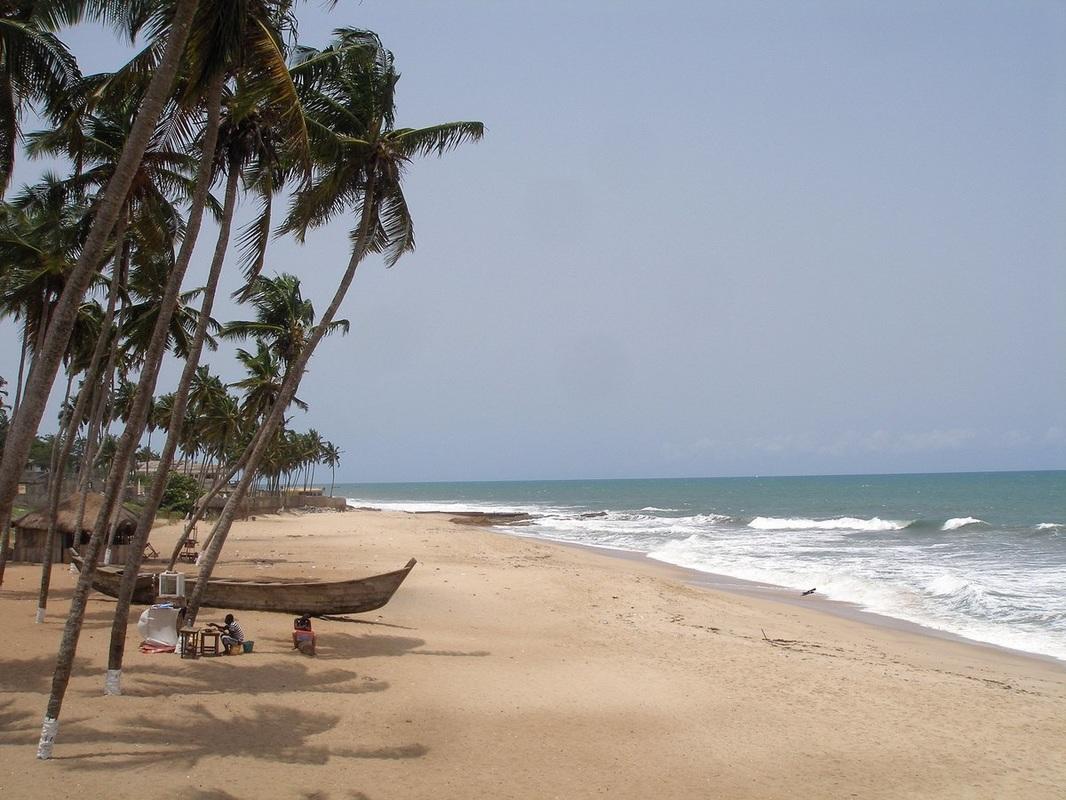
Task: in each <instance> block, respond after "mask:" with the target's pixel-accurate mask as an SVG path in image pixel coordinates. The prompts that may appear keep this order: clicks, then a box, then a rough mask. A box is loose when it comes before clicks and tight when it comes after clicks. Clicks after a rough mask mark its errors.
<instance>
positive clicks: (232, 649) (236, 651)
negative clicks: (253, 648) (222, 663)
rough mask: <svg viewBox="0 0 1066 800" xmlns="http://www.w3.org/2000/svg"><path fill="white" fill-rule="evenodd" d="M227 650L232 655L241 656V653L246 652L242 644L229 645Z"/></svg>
mask: <svg viewBox="0 0 1066 800" xmlns="http://www.w3.org/2000/svg"><path fill="white" fill-rule="evenodd" d="M227 652H228V654H229V655H231V656H239V655H240V654H241V653H243V652H244V650H243V648H241V646H240V645H239V644H231V645H230V646H229V648H228V650H227Z"/></svg>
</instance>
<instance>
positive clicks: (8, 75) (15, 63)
mask: <svg viewBox="0 0 1066 800" xmlns="http://www.w3.org/2000/svg"><path fill="white" fill-rule="evenodd" d="M71 5H72V4H71V3H69V2H67V3H63V2H32V1H31V0H15V1H14V2H6V3H4V4H3V5H2V6H0V195H2V194H3V193H4V192H6V191H7V187H8V183H9V182H10V180H11V172H12V170H13V169H14V166H15V145H16V143H17V142H18V139H19V134H20V126H19V122H20V119H21V117H22V114H23V112H25V111H26V110H27V109H28V108H29V107H31V106H34V105H42V104H46V103H48V102H49V101H51V100H53V99H54V98H55V97H57V96H58V95H60V94H61V93H62V92H63V91H65V90H66V88H67V86H68V85H69V84H70V83H71V82H72V81H74V80H76V79H77V78H78V77H80V75H79V72H78V64H77V62H76V61H75V60H74V56H72V55H71V54H70V51H68V50H67V48H66V46H65V45H64V44H63V43H62V42H61V41H60V40H59V39H58V38H56V36H55V34H53V33H52V30H54V28H55V26H56V25H58V24H60V23H69V22H74V21H76V20H77V17H78V16H79V14H78V11H77V10H76V9H71V8H70V7H71ZM75 5H76V4H75Z"/></svg>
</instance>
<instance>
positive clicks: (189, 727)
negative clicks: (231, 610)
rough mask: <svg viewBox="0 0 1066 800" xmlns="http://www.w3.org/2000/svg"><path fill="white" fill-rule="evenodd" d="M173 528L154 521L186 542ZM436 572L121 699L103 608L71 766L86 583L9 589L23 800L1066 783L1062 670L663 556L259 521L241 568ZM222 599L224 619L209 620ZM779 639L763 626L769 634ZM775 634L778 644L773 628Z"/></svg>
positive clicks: (10, 676) (760, 793)
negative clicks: (67, 659)
mask: <svg viewBox="0 0 1066 800" xmlns="http://www.w3.org/2000/svg"><path fill="white" fill-rule="evenodd" d="M175 536H176V526H169V527H161V528H158V529H157V530H156V531H154V532H153V537H152V542H153V544H154V545H155V546H156V547H158V548H159V550H160V551H161V552H166V551H169V547H170V546H171V544H172V543H173V541H174V539H175ZM411 556H414V557H415V558H417V559H418V560H419V564H418V565H417V566H416V567H415V569H414V571H413V572H412V573H411V575H410V576H409V577H408V579H407V581H406V582H405V583H404V585H403V586H401V587H400V590H399V591H398V592H397V594H396V596H395V597H394V598H393V600H392V601H391V602H390V603H389V604H388V605H386V606H385V607H384V608H382V609H380V610H379V611H376V612H372V613H370V614H366V615H362V616H361V617H358V618H357V619H358V620H359V621H358V622H349V623H345V622H327V621H317V622H316V623H315V628H316V630H317V631H318V634H319V655H318V656H317V657H315V658H309V657H306V656H302V655H300V654H298V653H296V652H294V651H293V650H291V642H290V640H289V632H290V630H291V624H292V619H291V617H290V616H289V615H280V614H263V613H249V612H236V613H237V617H238V619H239V621H240V622H241V624H242V625H243V627H244V629H245V631H246V633H247V635H248V637H249V638H251V639H254V640H255V651H254V652H253V653H251V654H248V655H242V656H238V657H226V658H214V659H199V660H182V659H179V658H178V657H177V656H175V655H172V654H168V655H146V654H142V653H140V652H139V651H138V650H137V647H136V644H137V642H138V641H139V637H138V635H137V632H136V626H135V622H136V619H137V616H138V615H139V613H140V611H141V609H139V608H137V609H135V611H134V613H133V614H132V615H131V622H132V623H133V624H132V625H131V631H130V644H129V647H128V653H127V657H126V669H125V673H124V681H123V688H124V691H125V694H124V695H123V696H122V697H105V696H103V692H102V688H103V671H104V669H105V666H106V648H107V642H108V636H109V630H110V623H111V615H112V610H113V608H114V603H113V601H112V600H111V599H110V598H105V597H103V596H100V595H95V594H94V595H93V598H92V599H91V601H90V603H89V610H88V616H87V621H86V626H85V630H84V632H83V634H82V639H81V645H80V648H79V653H78V661H77V664H76V671H75V677H74V678H73V680H72V681H71V685H70V689H69V691H68V693H67V698H66V704H65V707H64V710H63V715H62V723H61V727H60V731H59V736H58V738H57V740H56V747H55V758H54V759H53V760H51V761H49V762H38V761H37V760H36V759H35V758H34V753H35V749H36V743H37V738H38V734H39V731H40V723H41V719H42V716H43V712H44V706H45V702H46V696H47V692H48V690H49V687H50V684H51V675H52V666H53V663H54V659H55V653H56V649H57V647H58V642H59V638H60V635H61V633H62V627H63V621H64V618H65V614H66V610H67V606H68V604H69V598H70V594H71V589H72V587H73V584H74V576H72V575H71V574H69V573H68V572H67V570H66V568H65V567H60V568H56V571H55V575H54V578H53V582H52V585H53V587H54V595H53V600H52V602H51V603H50V605H49V609H48V617H47V619H46V622H45V623H44V624H41V625H34V624H33V616H34V609H35V606H36V591H37V584H38V580H39V568H38V567H34V566H29V565H13V566H11V567H9V570H8V573H7V577H6V579H5V583H4V587H3V589H2V590H0V619H3V620H4V621H5V623H6V631H5V632H4V634H3V636H2V641H3V647H2V652H0V690H2V692H3V694H2V695H0V795H2V796H3V797H4V798H49V800H55V798H64V797H83V798H96V797H109V798H138V799H139V800H141V799H143V798H146V797H151V798H156V797H159V798H178V797H182V798H204V799H205V800H206V799H207V798H213V799H215V800H218V799H220V798H230V797H233V798H252V797H256V798H274V797H278V798H287V797H292V798H312V797H313V798H319V799H320V800H340V799H341V798H363V799H364V800H367V799H369V800H385V798H482V797H483V798H586V797H601V796H608V797H615V798H648V797H652V798H656V797H666V798H790V799H792V798H797V797H799V798H849V797H858V798H997V799H1000V800H1002V798H1026V799H1027V800H1033V799H1036V798H1049V800H1050V798H1056V799H1057V798H1062V797H1064V796H1066V667H1064V665H1063V664H1061V663H1059V662H1050V661H1044V660H1040V659H1036V658H1028V657H1025V656H1022V655H1020V654H1015V653H1011V652H1008V651H1003V650H997V649H994V648H990V647H982V646H977V645H973V644H969V643H965V642H956V641H950V640H945V639H941V638H936V637H932V636H926V635H922V634H920V633H918V632H915V631H912V630H906V629H903V628H895V627H891V626H879V625H871V624H868V622H866V621H863V620H858V619H847V618H842V617H841V616H839V615H833V614H827V613H823V612H822V611H820V610H819V608H820V607H821V606H819V605H818V604H813V603H812V604H810V605H807V606H804V605H801V604H798V603H791V604H786V603H778V602H773V601H772V600H768V599H764V598H761V597H757V596H751V595H744V594H733V593H723V592H718V591H713V590H708V589H706V588H701V587H695V586H693V585H691V584H690V583H689V582H688V581H687V580H686V579H687V577H688V573H685V572H684V571H682V570H675V569H673V568H670V567H668V566H665V565H661V564H657V563H655V562H651V561H648V560H640V559H633V558H616V557H612V556H610V555H606V554H602V553H599V552H592V551H588V550H584V549H579V548H572V547H565V546H561V545H552V544H549V543H543V542H539V541H534V540H530V539H523V538H520V537H518V536H512V535H507V534H501V533H496V532H490V531H485V530H480V529H478V528H471V527H469V526H459V525H455V524H453V523H451V522H450V521H449V518H448V517H447V516H446V515H436V514H418V515H414V514H399V513H386V512H349V513H342V514H308V515H304V516H296V515H282V516H271V517H261V518H259V519H258V520H254V521H251V520H249V521H246V522H241V523H238V524H237V525H235V526H234V529H233V532H232V534H231V537H230V541H229V543H228V544H227V547H226V551H225V553H224V558H223V562H222V563H221V564H220V565H219V569H218V573H219V574H226V575H240V576H252V575H262V576H265V575H277V576H294V575H307V576H312V577H316V578H323V579H341V578H347V577H355V576H361V575H368V574H373V573H377V572H385V571H389V570H393V569H397V568H399V567H401V566H403V564H404V563H405V562H406V561H407V559H408V558H409V557H411ZM224 613H225V612H224V610H216V609H205V610H204V611H203V612H202V613H201V616H200V621H201V622H206V621H208V620H218V619H220V618H221V616H222V614H224ZM764 632H765V637H767V638H764ZM768 639H770V640H775V641H768Z"/></svg>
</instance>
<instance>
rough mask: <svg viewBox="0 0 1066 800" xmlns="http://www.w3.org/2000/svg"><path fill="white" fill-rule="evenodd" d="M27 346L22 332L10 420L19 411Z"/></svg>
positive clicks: (24, 334) (24, 333)
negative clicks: (16, 381)
mask: <svg viewBox="0 0 1066 800" xmlns="http://www.w3.org/2000/svg"><path fill="white" fill-rule="evenodd" d="M29 349H30V348H29V344H28V342H27V341H26V332H25V331H23V332H22V351H21V353H20V354H19V377H18V383H16V384H15V398H14V399H13V400H12V401H11V419H12V420H14V419H15V412H16V411H18V410H19V399H20V398H21V397H22V377H23V375H24V374H25V372H26V351H27V350H29Z"/></svg>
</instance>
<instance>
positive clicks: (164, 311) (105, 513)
mask: <svg viewBox="0 0 1066 800" xmlns="http://www.w3.org/2000/svg"><path fill="white" fill-rule="evenodd" d="M186 6H188V7H189V11H190V13H189V17H190V21H191V16H192V12H193V11H195V7H196V2H195V0H180V3H179V6H178V8H179V10H180V9H184V8H185V7H186ZM183 27H184V29H185V30H186V31H187V29H188V23H186V24H185V25H184V26H183ZM174 35H175V34H174V32H172V33H171V36H172V37H173V36H174ZM182 39H184V35H183V36H182ZM182 44H183V45H184V41H183V42H182ZM170 50H171V47H170V43H168V45H167V54H168V55H169V53H170ZM175 70H176V65H175ZM156 77H158V76H156ZM172 78H173V76H171V80H170V81H168V82H167V87H166V88H167V89H168V90H169V87H170V84H171V83H172ZM153 83H154V78H153ZM221 92H222V80H221V78H219V79H218V80H217V81H215V82H214V83H213V85H212V86H211V87H210V90H209V93H208V99H207V111H208V115H209V121H208V125H207V129H206V131H205V133H207V134H209V133H210V132H211V130H212V128H213V129H214V132H215V133H216V137H215V138H217V131H218V109H219V105H220V97H221ZM212 116H213V117H214V121H213V123H212V121H211V117H212ZM214 148H215V141H214V140H213V139H207V137H206V136H205V142H204V153H205V154H204V158H203V162H202V163H201V165H200V170H199V174H198V175H197V187H196V190H195V192H194V195H193V199H192V203H191V205H190V209H189V218H188V220H187V221H186V232H185V238H184V239H183V241H182V246H181V251H180V252H179V256H178V259H177V260H176V262H175V264H174V267H173V268H172V270H171V274H170V276H169V277H168V279H167V285H166V289H165V291H164V293H163V297H162V298H161V299H160V309H159V317H158V319H157V320H156V324H155V328H154V329H153V332H152V340H151V343H150V344H149V347H148V351H147V353H146V354H145V361H144V365H143V366H142V368H141V375H140V378H139V379H138V382H137V393H136V399H135V401H134V403H133V409H132V411H131V413H130V419H129V422H128V423H127V425H126V430H125V431H124V432H123V434H122V438H121V439H120V440H119V445H118V448H117V451H116V454H115V458H114V460H113V463H112V466H111V473H110V475H109V476H108V480H107V485H106V491H105V492H104V503H103V508H101V510H100V516H99V518H98V519H97V520H96V525H95V526H94V528H93V533H92V537H91V539H90V542H89V546H88V548H87V552H86V555H85V564H84V566H83V568H82V571H81V575H80V577H79V578H78V584H77V586H76V587H75V589H74V598H73V599H72V601H71V611H70V616H69V618H68V619H67V624H66V627H65V628H64V631H63V641H62V644H61V646H60V651H59V656H58V658H57V659H56V670H55V674H54V676H53V679H52V692H51V695H50V697H49V699H48V707H47V710H46V712H45V724H44V727H43V729H42V732H41V742H40V744H39V746H38V751H37V757H38V758H50V757H51V753H52V746H53V743H54V741H55V735H56V731H57V730H58V726H59V713H60V711H61V710H62V707H63V698H64V696H65V695H66V690H67V684H68V683H69V681H70V672H71V668H72V666H73V664H74V655H75V652H76V651H77V646H78V638H79V636H80V635H81V625H82V621H83V619H84V616H85V603H86V600H87V599H88V596H89V591H90V589H91V586H92V578H93V573H94V572H95V571H96V564H97V560H98V558H99V555H100V546H101V544H102V543H103V538H104V533H105V526H107V524H108V523H109V521H110V518H111V515H112V513H113V512H114V509H115V505H116V503H117V502H118V500H119V497H120V496H121V494H122V490H123V487H124V483H125V480H126V474H127V471H128V469H129V463H130V457H131V456H132V454H133V451H134V449H135V448H136V446H137V442H138V441H140V438H141V435H142V433H143V431H144V425H145V422H146V421H147V416H148V406H149V403H150V402H151V400H152V394H153V392H154V391H155V383H156V379H157V377H158V375H159V366H160V363H161V362H162V358H163V351H164V350H165V349H166V345H167V339H168V336H167V332H168V330H169V326H170V321H171V319H172V318H173V315H174V310H175V308H176V307H177V302H178V295H179V293H180V291H181V283H182V280H183V278H184V277H185V270H186V268H187V267H188V264H189V258H190V257H191V255H192V247H193V245H194V243H195V240H196V234H197V233H198V230H199V227H200V221H201V218H202V216H203V208H204V203H205V201H206V198H207V193H208V189H209V188H210V182H211V162H212V154H213V153H214ZM5 455H6V454H5ZM0 500H2V498H0ZM0 509H2V506H0Z"/></svg>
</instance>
